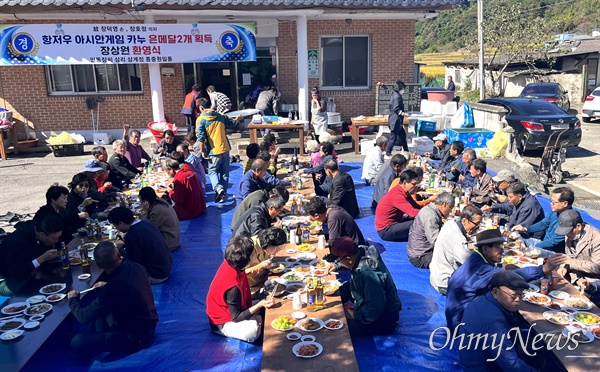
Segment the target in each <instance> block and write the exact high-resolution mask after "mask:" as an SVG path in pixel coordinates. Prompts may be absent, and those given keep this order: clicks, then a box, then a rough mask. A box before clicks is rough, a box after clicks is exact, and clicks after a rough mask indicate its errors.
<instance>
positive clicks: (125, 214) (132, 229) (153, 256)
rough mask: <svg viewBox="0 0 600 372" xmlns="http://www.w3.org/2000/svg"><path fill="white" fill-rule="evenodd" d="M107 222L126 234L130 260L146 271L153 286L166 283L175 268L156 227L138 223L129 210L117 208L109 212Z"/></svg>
mask: <svg viewBox="0 0 600 372" xmlns="http://www.w3.org/2000/svg"><path fill="white" fill-rule="evenodd" d="M108 222H110V223H111V224H113V226H114V227H115V229H117V230H119V231H120V232H122V233H127V234H126V235H125V239H124V241H125V245H124V246H123V249H124V251H125V253H126V257H127V259H128V260H130V261H133V262H136V263H139V264H140V265H142V266H144V267H145V268H146V271H147V272H148V276H149V279H150V284H160V283H162V282H164V281H165V280H167V278H168V277H169V274H170V273H171V268H172V266H173V258H172V257H171V251H170V250H169V246H168V245H167V242H166V241H165V238H163V236H162V235H161V233H160V231H159V230H158V228H157V227H156V226H154V225H153V224H151V223H150V222H147V221H141V220H135V218H134V217H133V212H132V211H130V210H129V209H128V208H124V207H118V208H115V209H113V210H112V211H110V213H108Z"/></svg>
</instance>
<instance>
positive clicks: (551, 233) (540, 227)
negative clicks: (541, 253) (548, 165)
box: [512, 187, 575, 252]
mask: <svg viewBox="0 0 600 372" xmlns="http://www.w3.org/2000/svg"><path fill="white" fill-rule="evenodd" d="M574 201H575V194H574V193H573V190H571V189H570V188H568V187H558V188H556V189H554V191H552V196H551V197H550V208H552V213H550V214H549V215H548V216H546V218H544V219H543V220H541V221H540V222H538V223H534V224H533V225H531V226H528V227H525V226H523V225H517V226H514V227H513V228H512V230H513V231H519V232H522V233H527V235H524V234H521V235H524V237H529V236H531V235H532V234H535V233H537V232H539V231H545V232H546V234H545V236H544V238H543V239H542V240H540V239H536V238H535V237H533V238H528V239H525V240H524V241H523V242H524V243H525V244H526V245H527V246H535V247H537V248H542V249H548V250H551V251H554V252H564V251H565V236H564V235H562V234H557V233H556V228H557V227H558V215H559V214H561V213H562V212H563V211H566V210H567V209H571V207H572V205H573V202H574Z"/></svg>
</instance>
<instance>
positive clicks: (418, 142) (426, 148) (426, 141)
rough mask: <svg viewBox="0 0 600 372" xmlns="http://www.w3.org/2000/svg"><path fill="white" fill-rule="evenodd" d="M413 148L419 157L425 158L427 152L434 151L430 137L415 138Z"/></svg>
mask: <svg viewBox="0 0 600 372" xmlns="http://www.w3.org/2000/svg"><path fill="white" fill-rule="evenodd" d="M413 146H414V147H415V151H416V153H417V154H418V155H420V156H423V155H424V154H425V153H426V152H432V151H433V141H432V140H431V139H430V138H429V137H417V138H413Z"/></svg>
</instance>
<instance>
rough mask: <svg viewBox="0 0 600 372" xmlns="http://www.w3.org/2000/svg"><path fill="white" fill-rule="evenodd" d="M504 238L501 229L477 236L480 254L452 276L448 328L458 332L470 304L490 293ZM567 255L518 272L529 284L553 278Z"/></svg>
mask: <svg viewBox="0 0 600 372" xmlns="http://www.w3.org/2000/svg"><path fill="white" fill-rule="evenodd" d="M503 244H504V237H503V236H502V233H501V232H500V230H498V229H491V230H484V231H482V232H480V233H479V234H477V243H476V247H477V248H476V251H475V252H472V253H471V255H470V256H469V258H468V259H467V260H466V261H465V262H464V264H463V265H462V266H460V267H459V268H458V269H456V271H455V272H454V273H453V274H452V276H451V277H450V279H449V280H448V297H447V298H446V321H447V322H448V328H450V330H451V331H454V329H455V328H456V327H458V325H459V323H460V320H461V319H462V317H463V312H464V310H465V308H466V307H467V305H468V304H470V303H471V302H472V301H473V300H474V299H475V298H477V297H479V296H482V295H484V294H485V293H486V292H487V288H488V285H489V284H490V279H491V277H492V275H493V274H494V273H495V272H497V271H500V270H504V269H503V268H502V267H497V266H495V265H497V264H499V263H500V262H502V252H503V247H502V246H503ZM565 259H566V257H565V255H563V254H555V255H552V256H550V257H548V260H547V261H546V263H545V264H544V265H539V266H533V267H523V268H520V269H517V270H514V272H515V273H517V274H519V275H521V276H522V277H523V278H524V279H525V280H526V281H528V282H529V281H532V280H534V279H539V278H543V277H545V276H548V275H551V274H552V271H553V270H554V269H556V268H557V267H558V265H560V264H562V263H564V262H565Z"/></svg>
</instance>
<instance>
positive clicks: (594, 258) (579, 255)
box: [556, 209, 600, 283]
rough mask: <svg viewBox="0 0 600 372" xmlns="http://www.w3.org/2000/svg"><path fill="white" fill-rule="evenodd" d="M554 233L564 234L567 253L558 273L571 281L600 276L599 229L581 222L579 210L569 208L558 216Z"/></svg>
mask: <svg viewBox="0 0 600 372" xmlns="http://www.w3.org/2000/svg"><path fill="white" fill-rule="evenodd" d="M556 233H557V234H560V235H564V236H565V238H566V241H565V254H566V255H567V261H566V262H565V266H564V267H563V268H560V269H558V273H559V274H561V275H562V276H563V277H564V278H566V279H567V280H569V281H571V283H575V282H576V281H577V280H579V279H580V278H590V279H591V280H594V279H597V278H600V231H599V230H598V229H596V228H595V227H594V226H591V225H590V224H588V223H585V222H583V218H581V214H580V213H579V212H577V211H576V210H574V209H569V210H566V211H564V212H563V213H561V214H560V216H558V227H557V228H556ZM592 278H593V279H592Z"/></svg>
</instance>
